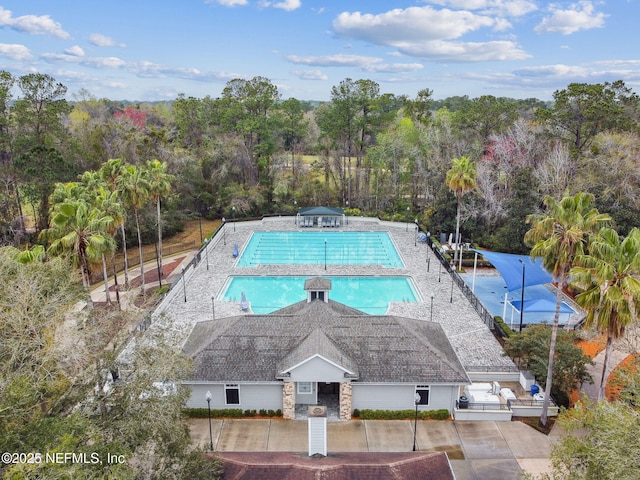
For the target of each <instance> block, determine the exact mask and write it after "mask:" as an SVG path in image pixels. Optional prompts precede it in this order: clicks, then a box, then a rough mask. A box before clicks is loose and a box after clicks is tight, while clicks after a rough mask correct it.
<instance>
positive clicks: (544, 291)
mask: <svg viewBox="0 0 640 480" xmlns="http://www.w3.org/2000/svg"><path fill="white" fill-rule="evenodd" d="M460 276H461V277H462V279H463V280H464V281H465V282H466V283H467V285H469V287H471V286H472V283H473V275H472V274H468V273H467V274H463V275H460ZM506 292H507V285H506V284H505V282H504V280H503V279H502V277H501V276H499V275H497V276H480V275H476V281H475V289H474V293H475V294H476V296H477V297H478V298H479V299H480V302H481V303H482V305H484V307H485V308H486V309H487V310H489V312H490V313H491V315H493V316H500V317H502V316H503V314H504V294H505V293H506ZM521 295H522V293H521V290H513V291H511V292H509V295H508V297H507V299H508V300H509V301H510V302H513V301H517V302H519V301H520V298H521ZM533 299H543V300H547V301H549V302H551V303H552V304H553V305H555V302H556V296H555V294H554V293H553V292H551V291H550V290H549V289H548V288H547V287H545V286H544V285H532V286H530V287H526V288H525V289H524V300H525V302H526V301H527V300H533ZM562 310H563V311H564V313H560V324H561V325H564V324H565V323H567V322H568V320H569V317H570V316H571V315H572V314H573V313H575V312H574V310H573V309H571V307H569V306H568V305H567V304H566V303H564V302H563V304H562ZM554 315H555V312H553V311H552V312H527V311H525V312H523V314H522V323H523V324H524V325H527V324H537V323H544V322H547V323H553V317H554ZM504 321H505V322H506V323H507V324H508V325H511V326H512V328H515V329H517V327H519V325H520V312H519V311H518V310H515V309H513V308H512V307H511V306H510V305H507V315H506V318H504Z"/></svg>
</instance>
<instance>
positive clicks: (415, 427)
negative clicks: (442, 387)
mask: <svg viewBox="0 0 640 480" xmlns="http://www.w3.org/2000/svg"><path fill="white" fill-rule="evenodd" d="M421 398H422V397H420V394H419V393H418V392H416V394H415V395H414V397H413V402H414V403H415V404H416V416H415V419H414V420H413V451H414V452H415V451H416V432H417V431H418V404H419V403H420V400H421ZM212 450H213V448H212Z"/></svg>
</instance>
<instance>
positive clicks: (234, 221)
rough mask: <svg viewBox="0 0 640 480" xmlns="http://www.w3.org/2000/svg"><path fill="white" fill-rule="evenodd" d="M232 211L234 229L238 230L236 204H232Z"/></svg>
mask: <svg viewBox="0 0 640 480" xmlns="http://www.w3.org/2000/svg"><path fill="white" fill-rule="evenodd" d="M231 212H232V213H233V231H234V232H235V231H236V206H235V205H232V206H231Z"/></svg>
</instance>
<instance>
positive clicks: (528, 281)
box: [473, 249, 552, 307]
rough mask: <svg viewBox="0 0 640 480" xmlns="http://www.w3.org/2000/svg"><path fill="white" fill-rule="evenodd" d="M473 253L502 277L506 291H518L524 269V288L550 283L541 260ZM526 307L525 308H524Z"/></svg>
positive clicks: (486, 251)
mask: <svg viewBox="0 0 640 480" xmlns="http://www.w3.org/2000/svg"><path fill="white" fill-rule="evenodd" d="M473 250H474V251H476V252H478V253H480V254H481V255H482V256H483V257H484V258H486V259H487V260H488V261H489V262H491V264H492V265H493V266H494V267H496V269H497V270H498V271H499V272H500V275H502V278H503V279H504V283H506V284H507V290H508V291H510V292H511V291H512V290H520V289H521V288H522V270H523V268H524V286H525V287H529V286H531V285H542V284H545V283H551V281H552V277H551V274H550V273H549V272H548V271H547V270H545V269H544V267H543V266H542V259H541V258H531V257H530V256H528V255H514V254H512V253H500V252H490V251H488V250H477V249H473ZM525 307H526V306H525Z"/></svg>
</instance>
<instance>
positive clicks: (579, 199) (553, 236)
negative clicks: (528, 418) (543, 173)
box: [524, 192, 611, 426]
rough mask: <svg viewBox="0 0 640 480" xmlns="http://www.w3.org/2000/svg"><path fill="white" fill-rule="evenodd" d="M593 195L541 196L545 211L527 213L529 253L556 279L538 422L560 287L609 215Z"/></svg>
mask: <svg viewBox="0 0 640 480" xmlns="http://www.w3.org/2000/svg"><path fill="white" fill-rule="evenodd" d="M593 201H594V197H593V195H591V194H589V193H584V192H580V193H577V194H576V195H575V196H566V197H564V198H563V199H562V200H560V201H559V202H558V201H556V199H555V198H553V197H552V196H549V195H547V196H546V197H545V198H544V205H545V207H546V210H547V211H546V213H545V214H542V215H540V214H533V215H529V216H528V217H527V222H529V223H531V225H532V227H531V229H530V230H529V231H528V232H527V233H526V234H525V237H524V240H525V243H526V244H527V245H533V247H532V248H531V256H532V257H542V264H543V265H544V267H545V268H546V269H547V270H549V271H550V272H552V274H553V278H554V279H555V280H556V281H557V282H558V289H557V294H556V309H555V315H554V317H553V329H552V333H551V342H550V344H549V365H548V367H547V382H546V383H547V384H546V386H545V391H544V403H543V406H542V415H541V416H540V423H541V424H542V425H543V426H546V424H547V409H548V408H549V401H550V398H551V384H552V381H553V361H554V358H555V351H556V338H557V336H558V323H559V321H560V306H561V305H562V290H563V289H564V288H565V286H566V283H567V278H568V273H569V270H570V268H571V266H572V265H573V263H574V260H575V257H576V256H577V255H582V254H583V253H584V251H585V248H584V247H585V245H586V243H587V240H588V238H589V235H591V234H593V233H594V232H596V231H597V230H599V229H600V228H601V227H603V226H606V225H607V224H608V222H609V221H610V220H611V217H609V215H606V214H601V213H599V212H598V210H597V209H596V208H595V207H592V203H593Z"/></svg>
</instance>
